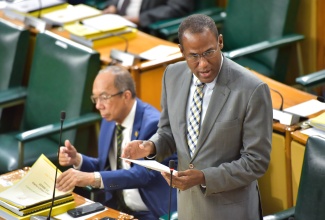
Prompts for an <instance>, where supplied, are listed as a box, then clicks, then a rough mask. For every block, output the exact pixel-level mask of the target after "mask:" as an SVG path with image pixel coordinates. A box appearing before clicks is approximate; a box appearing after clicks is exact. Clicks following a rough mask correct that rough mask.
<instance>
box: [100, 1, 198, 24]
mask: <svg viewBox="0 0 325 220" xmlns="http://www.w3.org/2000/svg"><path fill="white" fill-rule="evenodd" d="M126 2H127V5H126V6H125V7H124V6H123V4H125V3H126ZM193 10H194V0H184V1H183V0H142V1H139V0H109V1H107V8H106V9H104V10H103V12H104V13H113V14H120V15H122V16H125V18H127V19H128V20H130V21H132V22H133V23H136V24H138V25H139V28H140V29H142V30H145V28H146V27H148V25H150V24H151V23H153V22H156V21H160V20H164V19H168V18H177V17H182V16H186V15H188V14H190V13H191V12H192V11H193Z"/></svg>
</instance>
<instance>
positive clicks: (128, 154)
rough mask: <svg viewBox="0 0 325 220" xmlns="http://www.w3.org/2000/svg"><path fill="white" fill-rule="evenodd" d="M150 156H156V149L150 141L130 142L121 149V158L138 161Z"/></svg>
mask: <svg viewBox="0 0 325 220" xmlns="http://www.w3.org/2000/svg"><path fill="white" fill-rule="evenodd" d="M150 154H156V148H155V146H154V144H153V143H152V142H151V141H139V140H136V141H131V142H129V143H127V144H126V145H125V147H124V149H123V152H122V155H121V157H123V158H128V159H139V158H143V157H146V156H148V155H150Z"/></svg>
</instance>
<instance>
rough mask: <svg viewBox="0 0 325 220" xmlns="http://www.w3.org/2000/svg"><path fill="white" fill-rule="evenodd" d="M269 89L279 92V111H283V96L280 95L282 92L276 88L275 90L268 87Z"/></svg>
mask: <svg viewBox="0 0 325 220" xmlns="http://www.w3.org/2000/svg"><path fill="white" fill-rule="evenodd" d="M270 89H271V90H272V91H273V92H275V93H277V94H279V96H280V97H281V104H280V107H279V110H280V111H283V96H282V94H281V93H280V92H279V91H278V90H275V89H272V88H270Z"/></svg>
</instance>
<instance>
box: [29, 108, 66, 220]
mask: <svg viewBox="0 0 325 220" xmlns="http://www.w3.org/2000/svg"><path fill="white" fill-rule="evenodd" d="M64 119H65V111H61V119H60V121H61V127H60V137H59V147H58V160H59V153H60V146H61V139H62V128H63V122H64ZM58 165H59V163H58V164H57V166H56V169H55V178H54V186H53V194H52V203H51V207H50V211H49V214H48V216H38V215H34V216H31V217H30V220H58V219H57V218H54V217H51V214H52V209H53V205H54V200H55V186H56V178H57V175H58Z"/></svg>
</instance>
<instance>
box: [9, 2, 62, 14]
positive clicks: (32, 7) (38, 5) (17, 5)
mask: <svg viewBox="0 0 325 220" xmlns="http://www.w3.org/2000/svg"><path fill="white" fill-rule="evenodd" d="M62 4H65V1H64V0H21V1H12V2H10V3H8V4H7V8H8V9H12V10H16V11H19V12H24V13H30V12H33V11H38V10H40V9H45V8H49V7H53V6H57V5H62Z"/></svg>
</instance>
